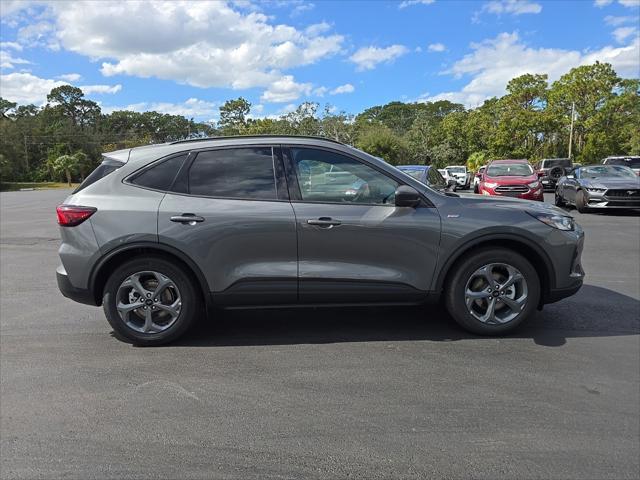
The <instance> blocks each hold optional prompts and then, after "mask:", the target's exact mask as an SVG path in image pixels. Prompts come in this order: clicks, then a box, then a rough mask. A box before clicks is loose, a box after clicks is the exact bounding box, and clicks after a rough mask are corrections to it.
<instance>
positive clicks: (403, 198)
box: [396, 185, 420, 207]
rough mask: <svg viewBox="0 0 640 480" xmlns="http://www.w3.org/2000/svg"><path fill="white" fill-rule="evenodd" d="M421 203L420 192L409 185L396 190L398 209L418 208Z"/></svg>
mask: <svg viewBox="0 0 640 480" xmlns="http://www.w3.org/2000/svg"><path fill="white" fill-rule="evenodd" d="M419 203H420V194H419V193H418V191H417V190H416V189H415V188H413V187H410V186H408V185H400V186H399V187H398V188H396V207H416V206H418V204H419Z"/></svg>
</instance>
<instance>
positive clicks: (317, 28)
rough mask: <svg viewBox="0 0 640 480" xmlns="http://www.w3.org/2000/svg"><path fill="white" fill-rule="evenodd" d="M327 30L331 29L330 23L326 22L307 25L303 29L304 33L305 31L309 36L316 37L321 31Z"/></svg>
mask: <svg viewBox="0 0 640 480" xmlns="http://www.w3.org/2000/svg"><path fill="white" fill-rule="evenodd" d="M328 30H331V25H329V24H328V23H327V22H320V23H314V24H313V25H309V26H308V27H307V28H305V29H304V33H306V34H307V35H309V36H310V37H317V36H318V35H320V34H321V33H325V32H326V31H328Z"/></svg>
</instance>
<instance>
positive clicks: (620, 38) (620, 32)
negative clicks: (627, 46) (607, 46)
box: [613, 27, 638, 43]
mask: <svg viewBox="0 0 640 480" xmlns="http://www.w3.org/2000/svg"><path fill="white" fill-rule="evenodd" d="M637 33H638V29H637V28H636V27H619V28H616V29H615V30H614V31H613V38H615V39H616V42H618V43H624V42H625V40H626V39H627V38H629V37H630V36H632V35H636V34H637Z"/></svg>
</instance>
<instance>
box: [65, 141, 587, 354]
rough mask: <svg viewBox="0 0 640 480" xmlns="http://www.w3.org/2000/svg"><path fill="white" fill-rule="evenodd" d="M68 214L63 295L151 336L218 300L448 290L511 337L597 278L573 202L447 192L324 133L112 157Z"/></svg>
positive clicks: (467, 317)
mask: <svg viewBox="0 0 640 480" xmlns="http://www.w3.org/2000/svg"><path fill="white" fill-rule="evenodd" d="M57 214H58V222H59V223H60V225H61V228H60V231H61V235H62V245H61V246H60V258H61V260H62V264H61V265H60V266H59V267H58V270H57V277H58V285H59V287H60V290H61V291H62V293H63V294H64V295H65V296H67V297H69V298H72V299H74V300H77V301H79V302H82V303H87V304H91V305H102V306H103V309H104V312H105V315H106V317H107V319H108V320H109V322H110V324H111V326H112V327H113V329H114V330H115V331H116V332H117V333H118V334H119V336H120V337H121V338H122V337H124V338H125V339H128V340H129V341H132V342H134V343H136V344H143V345H154V344H161V343H165V342H169V341H171V340H174V339H176V338H178V337H179V336H180V335H182V334H183V333H184V332H185V331H186V330H187V328H188V327H189V326H190V325H191V324H193V322H194V321H196V320H197V319H198V318H199V317H203V316H204V315H205V313H207V312H209V313H212V312H213V310H214V309H213V308H212V307H214V306H219V307H262V306H289V305H315V306H319V305H334V306H335V305H372V304H418V303H429V302H432V301H435V300H438V299H439V298H443V299H444V302H445V304H446V306H447V309H448V311H449V312H450V313H451V315H452V316H453V318H454V319H455V320H456V321H457V322H458V323H459V324H460V325H462V326H463V327H464V328H466V329H467V330H469V331H471V332H475V333H479V334H489V335H494V334H503V333H505V332H508V331H510V330H512V329H513V328H515V327H516V326H517V325H519V324H520V323H522V322H523V321H524V320H525V319H526V318H527V317H529V316H530V315H531V313H532V312H533V311H534V310H535V309H536V308H540V307H541V306H542V305H543V304H545V303H550V302H554V301H557V300H560V299H561V298H564V297H566V296H568V295H572V294H573V293H575V292H576V291H577V290H578V289H579V288H580V286H581V285H582V279H583V276H584V273H583V271H582V267H581V265H580V255H581V251H582V244H583V232H582V230H581V228H580V227H579V226H578V225H576V224H575V223H574V222H573V219H572V218H571V217H570V216H568V215H567V214H566V213H565V212H564V211H562V210H560V209H557V208H556V207H554V206H551V205H544V204H541V203H540V202H529V201H521V200H515V199H508V198H483V197H479V196H470V197H465V198H462V197H458V196H457V195H455V194H450V193H449V194H444V193H441V192H438V191H435V190H432V189H430V188H429V187H428V186H426V185H424V184H423V183H421V182H419V181H417V180H416V179H414V178H412V177H411V176H409V175H406V174H404V173H402V172H400V171H399V170H397V169H396V168H394V167H392V166H390V165H388V164H387V163H385V162H384V161H382V160H380V159H377V158H375V157H372V156H370V155H368V154H366V153H364V152H361V151H359V150H356V149H355V148H352V147H349V146H347V145H343V144H341V143H337V142H334V141H330V140H326V139H319V138H307V137H285V136H280V137H277V136H264V137H230V138H223V137H221V138H213V139H203V140H192V141H180V142H174V143H170V144H163V145H155V146H148V147H140V148H133V149H127V150H120V151H117V152H112V153H108V154H105V156H104V161H103V163H102V165H101V166H99V167H98V168H97V169H96V171H95V172H94V173H93V174H91V175H90V176H89V177H88V178H87V180H86V181H85V182H84V183H83V184H82V185H80V187H79V188H78V189H77V190H76V191H75V192H74V193H73V194H72V195H71V196H70V197H68V198H67V199H66V201H65V204H64V205H60V206H59V207H58V209H57ZM216 311H219V310H217V309H216ZM429 311H430V309H429V308H425V318H427V317H428V316H429Z"/></svg>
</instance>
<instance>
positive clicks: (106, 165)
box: [73, 158, 124, 193]
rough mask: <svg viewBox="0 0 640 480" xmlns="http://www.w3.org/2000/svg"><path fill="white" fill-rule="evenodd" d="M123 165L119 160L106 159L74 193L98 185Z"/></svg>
mask: <svg viewBox="0 0 640 480" xmlns="http://www.w3.org/2000/svg"><path fill="white" fill-rule="evenodd" d="M122 165H124V163H122V162H119V161H118V160H114V159H112V158H105V159H104V160H103V161H102V163H101V164H100V165H98V166H97V168H96V169H95V170H94V171H93V172H91V173H90V174H89V176H88V177H87V178H85V179H84V182H82V183H81V184H80V185H78V188H76V189H75V190H74V191H73V193H78V192H79V191H80V190H84V189H85V188H87V187H88V186H89V185H91V184H93V183H96V182H97V181H98V180H100V179H102V178H104V177H106V176H107V175H109V174H110V173H111V172H114V171H116V170H117V169H119V168H120V167H121V166H122Z"/></svg>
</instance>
